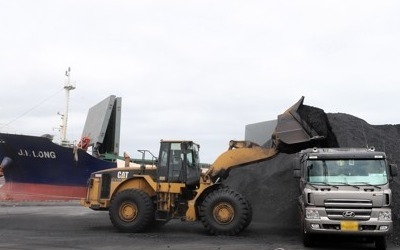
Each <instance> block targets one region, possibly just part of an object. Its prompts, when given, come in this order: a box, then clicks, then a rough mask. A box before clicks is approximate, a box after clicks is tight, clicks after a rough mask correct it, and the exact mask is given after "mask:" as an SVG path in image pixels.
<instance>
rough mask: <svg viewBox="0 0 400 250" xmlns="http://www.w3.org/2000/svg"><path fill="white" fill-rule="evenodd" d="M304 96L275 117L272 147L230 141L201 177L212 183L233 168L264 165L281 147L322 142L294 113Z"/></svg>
mask: <svg viewBox="0 0 400 250" xmlns="http://www.w3.org/2000/svg"><path fill="white" fill-rule="evenodd" d="M303 101H304V96H302V97H301V98H300V100H299V101H297V102H296V103H295V104H294V105H293V106H291V107H290V108H289V109H287V110H286V111H285V112H284V113H282V114H280V115H279V116H278V121H277V125H276V127H275V131H274V133H273V134H272V136H271V140H272V146H271V147H270V148H266V147H262V146H260V145H258V144H256V143H253V142H250V141H233V140H232V141H230V142H229V148H228V150H227V151H225V152H224V153H222V154H221V155H220V156H218V158H217V159H216V160H215V161H214V163H213V164H212V165H211V167H210V169H209V170H208V171H207V173H206V174H205V177H211V179H212V180H213V181H215V180H217V179H218V178H222V179H225V178H227V177H228V175H229V171H230V170H231V169H233V168H236V167H240V166H246V165H249V164H253V163H257V162H260V161H265V160H268V159H271V158H273V157H274V156H276V155H277V154H278V153H279V152H281V151H282V150H281V147H282V148H283V146H284V147H288V145H289V147H290V145H293V144H300V143H304V142H309V141H311V140H320V139H323V138H324V137H323V136H319V135H318V134H317V133H316V132H315V130H314V129H313V128H312V127H311V126H310V125H309V124H307V122H306V121H304V120H303V119H302V118H301V116H300V114H299V112H298V110H299V108H301V106H302V105H303Z"/></svg>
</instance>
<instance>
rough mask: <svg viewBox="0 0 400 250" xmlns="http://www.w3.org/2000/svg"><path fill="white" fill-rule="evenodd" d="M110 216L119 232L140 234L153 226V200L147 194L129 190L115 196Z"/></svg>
mask: <svg viewBox="0 0 400 250" xmlns="http://www.w3.org/2000/svg"><path fill="white" fill-rule="evenodd" d="M109 216H110V220H111V223H112V224H113V225H114V227H116V228H117V229H118V230H119V231H121V232H125V233H138V232H142V231H144V230H146V229H147V228H148V227H149V226H150V225H151V224H152V222H153V218H154V207H153V203H152V200H151V198H150V197H149V195H147V194H146V193H145V192H143V191H142V190H138V189H128V190H124V191H121V192H120V193H117V194H115V195H114V197H113V198H112V200H111V205H110V209H109Z"/></svg>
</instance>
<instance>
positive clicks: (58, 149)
mask: <svg viewBox="0 0 400 250" xmlns="http://www.w3.org/2000/svg"><path fill="white" fill-rule="evenodd" d="M4 157H9V158H11V159H12V162H11V164H9V165H7V166H5V167H4V169H3V173H4V178H5V184H6V185H7V184H12V187H18V185H17V184H19V183H20V184H29V185H30V186H26V187H29V188H30V189H32V190H34V188H33V186H32V185H31V184H33V185H35V184H38V185H44V186H43V187H46V185H50V186H54V187H57V186H62V187H63V188H65V187H82V188H85V187H86V185H87V180H88V178H89V176H90V174H91V173H92V172H95V171H98V170H103V169H108V168H113V167H116V166H117V165H116V163H115V162H112V161H105V160H102V159H98V158H95V157H93V156H92V155H90V154H88V153H87V152H86V151H84V150H82V149H74V148H72V147H65V146H61V145H58V144H55V143H53V142H52V141H51V140H50V139H48V138H45V137H38V136H28V135H16V134H4V133H0V162H1V160H2V159H3V158H4ZM31 187H32V188H31ZM3 188H4V187H3ZM71 190H73V188H71ZM82 190H84V189H82ZM0 192H1V190H0ZM50 193H51V192H50ZM63 195H64V193H63ZM65 195H68V190H66V193H65ZM74 195H76V194H74ZM82 195H83V194H82Z"/></svg>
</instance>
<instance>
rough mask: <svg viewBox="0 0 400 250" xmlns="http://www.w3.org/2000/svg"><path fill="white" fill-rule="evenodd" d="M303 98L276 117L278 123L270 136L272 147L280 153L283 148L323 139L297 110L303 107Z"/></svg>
mask: <svg viewBox="0 0 400 250" xmlns="http://www.w3.org/2000/svg"><path fill="white" fill-rule="evenodd" d="M303 101H304V96H302V97H301V98H300V100H299V101H298V102H296V103H295V104H294V105H293V106H291V107H290V108H289V109H288V110H286V111H285V112H284V113H282V114H280V115H278V122H277V125H276V127H275V131H274V133H273V134H272V142H273V147H275V148H277V149H278V150H280V151H284V150H281V149H283V148H290V146H289V145H292V144H301V143H307V142H310V141H312V140H319V139H324V136H320V135H318V134H317V132H316V131H315V130H314V129H313V128H312V127H311V126H310V125H309V124H307V122H306V121H304V120H303V119H302V118H301V116H300V114H299V112H298V111H299V108H301V107H302V106H303Z"/></svg>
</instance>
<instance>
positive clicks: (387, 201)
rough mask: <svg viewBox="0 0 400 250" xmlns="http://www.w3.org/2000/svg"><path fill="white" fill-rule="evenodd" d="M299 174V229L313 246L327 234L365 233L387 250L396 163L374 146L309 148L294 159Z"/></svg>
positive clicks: (296, 172)
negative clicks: (389, 160)
mask: <svg viewBox="0 0 400 250" xmlns="http://www.w3.org/2000/svg"><path fill="white" fill-rule="evenodd" d="M293 174H294V177H296V178H299V180H300V181H299V194H300V195H299V199H298V201H299V203H298V204H299V211H300V222H301V223H300V224H301V226H300V229H301V235H302V239H303V244H304V246H306V247H309V246H312V245H313V244H314V243H315V241H317V240H318V236H321V235H323V234H325V235H326V234H331V235H333V234H336V235H349V236H360V237H362V238H363V239H365V240H369V241H371V242H374V243H375V247H376V248H377V249H380V250H384V249H386V238H385V237H386V236H387V235H388V234H390V233H391V231H392V217H391V215H392V213H391V205H392V192H391V190H390V187H389V183H390V181H391V180H392V179H393V176H396V175H397V166H396V165H395V164H388V162H387V158H386V154H385V153H384V152H378V151H375V149H374V148H310V149H305V150H302V151H300V152H299V153H297V157H295V158H294V173H293Z"/></svg>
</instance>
